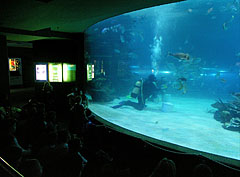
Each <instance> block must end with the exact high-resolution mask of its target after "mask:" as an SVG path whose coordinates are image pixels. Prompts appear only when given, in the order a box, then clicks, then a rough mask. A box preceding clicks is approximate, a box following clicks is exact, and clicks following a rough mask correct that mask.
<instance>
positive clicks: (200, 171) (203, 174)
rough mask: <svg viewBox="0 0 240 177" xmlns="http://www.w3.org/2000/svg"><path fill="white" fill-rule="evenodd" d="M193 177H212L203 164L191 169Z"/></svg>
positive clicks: (208, 169) (208, 168)
mask: <svg viewBox="0 0 240 177" xmlns="http://www.w3.org/2000/svg"><path fill="white" fill-rule="evenodd" d="M193 177H213V173H212V170H211V168H210V167H209V166H207V165H205V164H198V165H197V166H196V167H195V168H194V169H193Z"/></svg>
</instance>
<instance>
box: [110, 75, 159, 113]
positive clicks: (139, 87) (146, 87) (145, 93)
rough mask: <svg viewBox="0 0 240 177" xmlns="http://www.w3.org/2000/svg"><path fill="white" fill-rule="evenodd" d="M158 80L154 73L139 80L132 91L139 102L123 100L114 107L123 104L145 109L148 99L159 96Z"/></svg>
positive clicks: (132, 95) (132, 94)
mask: <svg viewBox="0 0 240 177" xmlns="http://www.w3.org/2000/svg"><path fill="white" fill-rule="evenodd" d="M156 81H157V79H156V77H155V76H154V75H153V74H150V75H149V76H148V78H147V79H146V80H144V81H143V79H140V80H138V81H137V82H136V83H135V86H134V88H133V90H132V92H131V97H133V98H137V99H138V103H135V102H132V101H130V100H128V101H122V102H120V103H119V105H116V106H113V107H112V108H114V109H116V108H120V107H122V106H132V107H134V108H135V109H137V110H143V109H144V108H145V107H146V105H145V103H146V99H148V98H150V97H155V96H157V92H158V91H159V90H160V89H159V88H158V87H157V84H156Z"/></svg>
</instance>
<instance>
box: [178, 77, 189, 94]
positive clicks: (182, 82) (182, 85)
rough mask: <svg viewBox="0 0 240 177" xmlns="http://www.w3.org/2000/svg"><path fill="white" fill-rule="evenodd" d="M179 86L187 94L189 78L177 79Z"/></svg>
mask: <svg viewBox="0 0 240 177" xmlns="http://www.w3.org/2000/svg"><path fill="white" fill-rule="evenodd" d="M177 81H178V84H179V88H178V90H182V93H183V94H185V93H187V87H186V81H187V79H186V78H185V77H180V78H178V79H177Z"/></svg>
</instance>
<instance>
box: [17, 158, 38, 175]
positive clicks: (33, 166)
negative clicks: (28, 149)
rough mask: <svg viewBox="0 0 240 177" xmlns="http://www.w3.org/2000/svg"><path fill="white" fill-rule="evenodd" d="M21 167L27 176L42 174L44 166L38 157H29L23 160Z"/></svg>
mask: <svg viewBox="0 0 240 177" xmlns="http://www.w3.org/2000/svg"><path fill="white" fill-rule="evenodd" d="M20 169H21V171H22V173H23V175H24V176H25V177H41V176H42V166H41V164H40V162H39V160H37V159H27V160H25V161H23V162H22V164H21V166H20Z"/></svg>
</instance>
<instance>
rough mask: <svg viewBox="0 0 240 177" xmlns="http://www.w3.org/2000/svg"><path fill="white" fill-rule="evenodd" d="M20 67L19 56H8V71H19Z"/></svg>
mask: <svg viewBox="0 0 240 177" xmlns="http://www.w3.org/2000/svg"><path fill="white" fill-rule="evenodd" d="M20 67H21V58H9V71H19V70H20Z"/></svg>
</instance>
